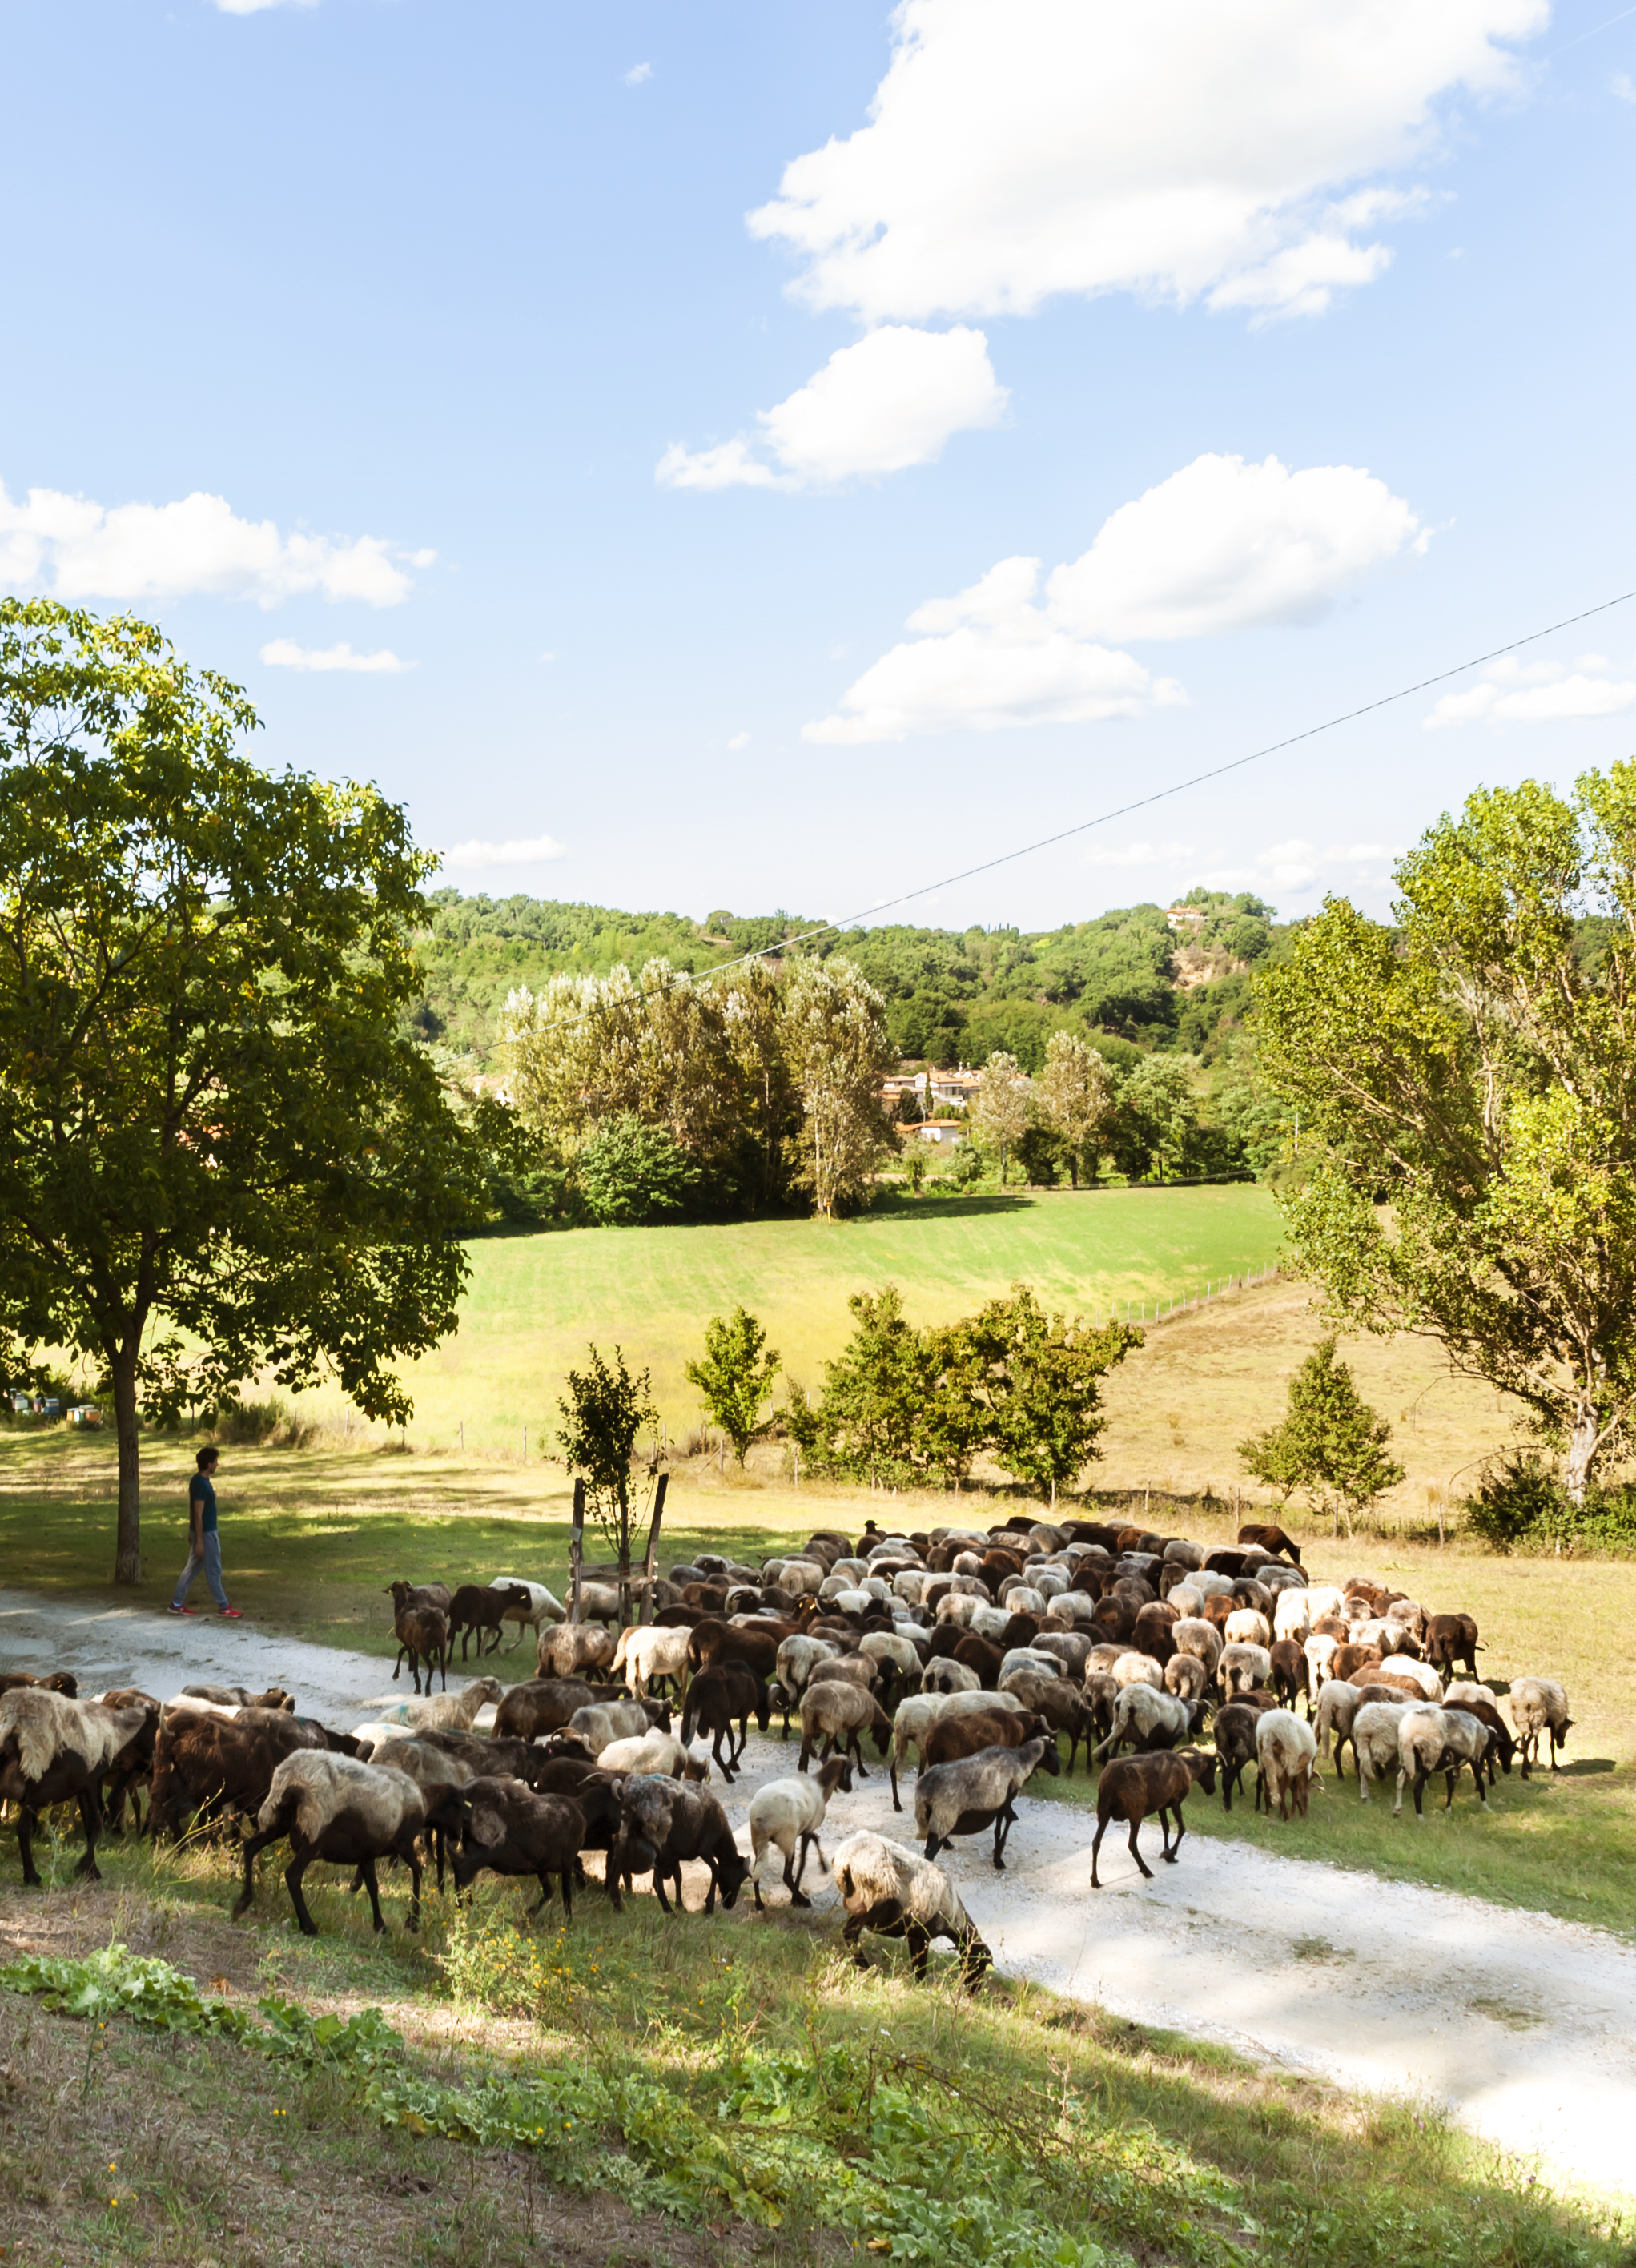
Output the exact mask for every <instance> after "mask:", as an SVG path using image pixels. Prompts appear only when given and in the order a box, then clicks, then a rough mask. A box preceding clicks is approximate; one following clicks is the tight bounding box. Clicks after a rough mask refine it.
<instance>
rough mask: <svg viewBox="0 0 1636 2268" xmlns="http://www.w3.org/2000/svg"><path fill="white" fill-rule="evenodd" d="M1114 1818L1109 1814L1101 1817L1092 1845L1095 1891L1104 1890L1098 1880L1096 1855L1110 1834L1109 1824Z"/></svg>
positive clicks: (1092, 1885) (1093, 1887)
mask: <svg viewBox="0 0 1636 2268" xmlns="http://www.w3.org/2000/svg"><path fill="white" fill-rule="evenodd" d="M1112 1816H1113V1814H1112V1813H1111V1812H1108V1813H1106V1814H1104V1815H1102V1816H1100V1817H1099V1818H1098V1820H1097V1822H1096V1840H1095V1841H1094V1843H1093V1844H1092V1845H1091V1888H1092V1889H1094V1890H1100V1889H1101V1888H1102V1884H1101V1883H1100V1882H1099V1881H1097V1879H1096V1854H1097V1852H1099V1851H1100V1850H1101V1849H1102V1837H1103V1836H1104V1835H1106V1833H1107V1832H1108V1822H1109V1819H1111V1818H1112Z"/></svg>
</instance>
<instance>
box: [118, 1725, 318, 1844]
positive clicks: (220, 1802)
mask: <svg viewBox="0 0 1636 2268" xmlns="http://www.w3.org/2000/svg"><path fill="white" fill-rule="evenodd" d="M324 1747H325V1742H324V1739H323V1735H322V1734H321V1732H319V1731H317V1730H315V1729H314V1728H313V1727H310V1726H307V1725H306V1724H304V1723H303V1722H302V1721H301V1720H300V1719H298V1718H296V1717H292V1716H291V1715H290V1714H289V1713H288V1712H287V1711H285V1710H282V1709H257V1710H245V1711H244V1712H241V1713H240V1715H238V1716H237V1717H223V1716H218V1715H217V1714H216V1712H214V1711H212V1710H209V1709H198V1710H193V1709H179V1710H177V1711H175V1712H174V1713H173V1714H171V1715H167V1716H166V1717H165V1718H163V1719H161V1721H160V1724H159V1728H158V1734H157V1735H156V1736H155V1739H154V1744H153V1776H152V1778H151V1781H150V1782H149V1787H148V1832H149V1834H150V1835H151V1837H152V1838H153V1840H154V1841H155V1842H156V1843H158V1842H159V1841H161V1840H162V1839H163V1837H165V1836H166V1835H173V1836H180V1835H181V1833H182V1830H183V1829H184V1827H185V1825H186V1823H187V1822H188V1819H189V1818H191V1817H194V1816H195V1815H197V1816H196V1822H195V1823H197V1824H201V1825H203V1824H205V1823H209V1822H210V1821H212V1820H215V1819H218V1818H222V1817H226V1816H230V1815H233V1814H235V1813H240V1812H249V1813H252V1814H254V1812H257V1811H259V1810H260V1809H261V1808H262V1804H263V1803H264V1802H265V1801H266V1800H267V1793H268V1790H269V1787H270V1786H272V1781H273V1774H274V1773H275V1771H276V1770H277V1769H278V1766H279V1765H280V1764H282V1763H283V1762H284V1759H285V1757H286V1756H293V1755H294V1754H295V1753H296V1752H297V1751H298V1749H324Z"/></svg>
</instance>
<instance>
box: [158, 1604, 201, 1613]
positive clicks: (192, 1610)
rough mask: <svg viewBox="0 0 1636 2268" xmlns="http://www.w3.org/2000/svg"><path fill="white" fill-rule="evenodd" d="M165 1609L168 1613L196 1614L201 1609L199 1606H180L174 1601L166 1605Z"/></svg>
mask: <svg viewBox="0 0 1636 2268" xmlns="http://www.w3.org/2000/svg"><path fill="white" fill-rule="evenodd" d="M165 1611H166V1614H167V1615H196V1614H197V1613H198V1611H199V1609H197V1607H179V1606H177V1605H175V1604H174V1603H173V1604H172V1605H170V1606H168V1607H166V1609H165Z"/></svg>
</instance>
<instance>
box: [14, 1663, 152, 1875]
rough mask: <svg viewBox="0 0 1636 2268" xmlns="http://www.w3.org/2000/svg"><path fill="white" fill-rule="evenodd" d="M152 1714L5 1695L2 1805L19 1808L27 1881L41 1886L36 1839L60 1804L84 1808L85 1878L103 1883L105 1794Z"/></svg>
mask: <svg viewBox="0 0 1636 2268" xmlns="http://www.w3.org/2000/svg"><path fill="white" fill-rule="evenodd" d="M148 1723H149V1717H148V1712H147V1710H146V1709H145V1708H130V1709H109V1708H106V1707H104V1706H103V1705H101V1704H100V1703H99V1702H95V1701H78V1700H72V1699H70V1697H68V1696H67V1695H66V1694H63V1693H57V1692H54V1691H53V1690H51V1688H50V1687H48V1686H44V1685H20V1686H14V1687H13V1688H12V1689H11V1691H10V1692H7V1693H0V1802H4V1803H15V1804H16V1805H17V1807H18V1828H17V1840H18V1852H19V1853H20V1855H21V1857H22V1861H23V1881H24V1882H25V1884H26V1885H27V1886H28V1887H29V1888H31V1889H38V1888H39V1887H40V1873H39V1869H38V1868H37V1867H35V1865H34V1857H33V1835H34V1830H35V1828H36V1827H37V1826H38V1824H39V1821H40V1814H41V1812H42V1811H44V1810H46V1809H48V1808H49V1807H50V1806H51V1805H53V1804H56V1803H69V1802H77V1803H78V1806H79V1815H80V1818H81V1820H82V1822H83V1823H84V1826H85V1854H84V1856H83V1857H82V1858H81V1859H80V1861H79V1864H78V1866H77V1867H76V1868H75V1873H76V1874H80V1875H84V1876H85V1878H86V1879H87V1880H89V1881H93V1882H97V1881H101V1879H102V1877H101V1875H100V1874H99V1872H98V1870H97V1837H98V1835H99V1832H100V1830H101V1824H102V1811H101V1805H100V1803H99V1800H98V1798H97V1793H96V1791H97V1788H98V1786H99V1782H100V1781H101V1779H102V1778H103V1776H104V1774H105V1773H107V1771H110V1770H111V1769H112V1768H113V1767H114V1764H116V1763H117V1761H118V1759H119V1756H120V1753H121V1751H122V1749H125V1748H126V1747H127V1746H128V1745H129V1743H130V1742H133V1741H135V1740H136V1739H137V1738H138V1736H139V1735H140V1734H142V1733H143V1732H144V1731H145V1729H146V1727H147V1726H148Z"/></svg>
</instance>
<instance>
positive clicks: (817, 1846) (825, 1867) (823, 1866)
mask: <svg viewBox="0 0 1636 2268" xmlns="http://www.w3.org/2000/svg"><path fill="white" fill-rule="evenodd" d="M811 1840H812V1846H813V1848H814V1851H815V1852H817V1853H818V1869H819V1872H820V1873H821V1874H828V1873H829V1860H828V1859H826V1858H825V1857H824V1855H823V1845H822V1843H821V1842H820V1841H819V1840H818V1830H816V1828H814V1830H813V1833H812V1837H811Z"/></svg>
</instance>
